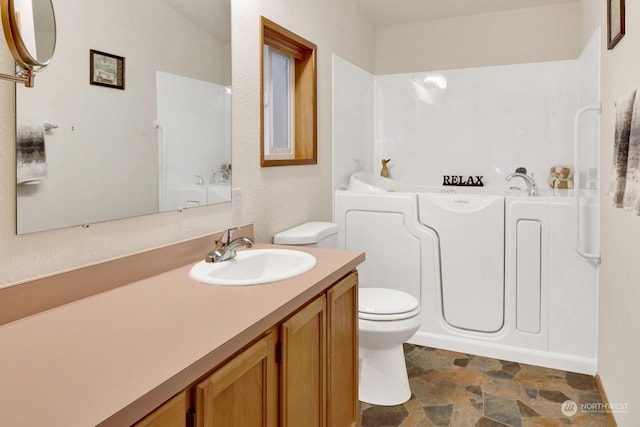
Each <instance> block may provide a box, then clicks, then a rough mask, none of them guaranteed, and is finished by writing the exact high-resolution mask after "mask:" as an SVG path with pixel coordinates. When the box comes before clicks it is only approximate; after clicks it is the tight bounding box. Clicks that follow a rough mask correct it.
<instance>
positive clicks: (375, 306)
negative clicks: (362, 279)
mask: <svg viewBox="0 0 640 427" xmlns="http://www.w3.org/2000/svg"><path fill="white" fill-rule="evenodd" d="M358 292H359V297H358V298H359V302H358V312H360V313H361V316H360V317H372V316H370V315H373V316H375V317H378V316H380V317H384V316H390V315H398V314H403V313H404V314H407V315H415V314H417V312H419V311H420V304H419V303H418V300H417V299H416V298H415V297H414V296H413V295H409V294H408V293H406V292H402V291H398V290H396V289H388V288H360V289H359V290H358ZM414 312H415V313H414ZM363 315H364V316H363ZM394 317H395V316H394ZM405 317H410V316H405Z"/></svg>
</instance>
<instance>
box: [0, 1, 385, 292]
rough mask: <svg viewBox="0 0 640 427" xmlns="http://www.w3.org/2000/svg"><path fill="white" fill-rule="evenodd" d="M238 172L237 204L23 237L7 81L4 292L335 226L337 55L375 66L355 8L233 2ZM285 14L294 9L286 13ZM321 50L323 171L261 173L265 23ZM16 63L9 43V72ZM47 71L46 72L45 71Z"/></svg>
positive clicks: (1, 186) (0, 117)
mask: <svg viewBox="0 0 640 427" xmlns="http://www.w3.org/2000/svg"><path fill="white" fill-rule="evenodd" d="M232 8H233V10H232V15H233V18H232V19H233V30H232V31H233V44H234V47H233V49H234V50H233V61H232V76H233V86H234V98H233V124H232V132H233V169H234V177H233V179H234V182H233V184H234V187H238V188H241V194H242V201H241V204H240V207H239V209H237V210H232V208H231V205H230V204H223V205H215V206H207V207H202V208H198V209H191V210H186V211H184V212H182V213H177V212H167V213H163V214H156V215H149V216H144V217H138V218H131V219H126V220H121V221H111V222H105V223H100V224H94V225H92V226H91V227H90V228H87V229H85V228H81V227H73V228H68V229H63V230H55V231H48V232H42V233H34V234H29V235H23V236H16V235H15V201H14V199H15V136H14V132H15V128H14V111H15V110H14V102H15V89H14V86H13V84H12V83H9V82H0V285H8V284H14V283H18V282H21V281H25V280H28V279H30V278H34V277H38V276H42V275H47V274H51V273H54V272H59V271H63V270H67V269H70V268H74V267H77V266H81V265H86V264H90V263H94V262H98V261H101V260H105V259H109V258H112V257H116V256H120V255H123V254H129V253H132V252H137V251H141V250H145V249H148V248H150V247H154V246H158V245H162V244H167V243H171V242H175V241H179V240H182V239H187V238H190V237H193V236H197V235H202V234H205V233H207V232H210V231H212V230H219V229H222V228H225V227H227V226H229V225H232V224H239V223H244V222H254V223H255V224H256V234H257V237H258V240H260V241H266V240H269V239H270V238H271V235H272V234H273V233H274V232H277V231H279V230H282V229H284V228H287V227H290V226H292V225H295V224H297V223H300V222H304V221H308V220H331V215H332V214H331V173H332V172H331V167H332V165H331V163H332V162H331V54H332V53H334V52H335V53H337V54H338V55H340V56H342V57H344V58H347V59H349V60H350V61H352V62H354V63H356V64H358V65H360V66H362V67H364V68H367V69H372V68H373V42H372V40H373V29H372V28H371V27H370V26H369V25H368V24H367V23H366V22H364V21H363V20H362V19H361V18H360V15H359V13H358V9H357V7H356V5H355V1H344V0H329V1H323V2H318V1H315V0H301V1H297V2H293V3H291V2H286V3H285V2H283V1H281V0H234V1H233V2H232ZM285 9H286V11H285ZM261 14H262V15H265V16H266V17H268V18H270V19H272V20H274V21H276V22H278V23H279V24H282V25H284V26H285V27H288V28H289V29H291V30H293V31H294V32H297V33H298V34H299V35H301V36H303V37H305V38H307V39H309V40H311V41H313V42H314V43H316V44H317V45H318V165H315V166H291V167H276V168H266V169H263V168H260V166H259V164H260V163H259V135H260V134H259V102H260V94H259V89H258V88H259V61H258V55H259V49H260V46H259V43H258V40H259V28H258V22H259V15H261ZM11 69H12V61H11V60H10V54H9V53H8V51H7V48H6V43H5V42H4V41H1V42H0V72H4V73H9V72H11ZM45 72H46V71H45Z"/></svg>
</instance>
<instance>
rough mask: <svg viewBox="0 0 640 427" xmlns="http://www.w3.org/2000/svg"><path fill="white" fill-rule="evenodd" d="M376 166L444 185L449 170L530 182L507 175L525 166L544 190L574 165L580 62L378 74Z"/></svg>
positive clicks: (498, 181) (496, 180)
mask: <svg viewBox="0 0 640 427" xmlns="http://www.w3.org/2000/svg"><path fill="white" fill-rule="evenodd" d="M375 80H376V98H375V100H376V101H375V102H376V119H375V123H376V132H375V138H376V141H375V148H374V159H375V160H374V163H375V167H376V170H379V168H380V159H383V158H384V159H388V158H390V159H391V162H390V163H389V165H390V171H391V177H392V178H394V179H397V180H399V181H401V182H405V183H410V184H421V185H442V183H443V176H444V175H463V176H469V175H471V176H484V177H485V178H484V180H483V182H484V184H485V185H488V186H492V187H498V188H504V189H505V190H506V189H508V187H509V186H510V185H517V186H521V187H523V188H524V187H525V186H524V183H523V182H522V181H519V180H516V181H513V182H511V183H507V182H506V181H505V180H504V177H505V176H506V175H507V174H509V173H511V172H514V171H515V169H516V168H518V167H520V166H523V167H526V168H527V171H528V172H529V173H530V174H531V173H533V174H534V176H535V179H536V181H537V182H538V186H539V188H540V189H541V190H543V189H545V188H549V186H548V185H547V184H546V183H547V182H548V178H549V168H550V167H552V166H555V165H572V163H573V160H572V158H573V150H572V142H573V140H572V133H573V116H574V113H575V111H576V109H577V101H578V84H577V83H578V81H579V78H578V61H576V60H568V61H553V62H541V63H533V64H516V65H500V66H492V67H473V68H463V69H457V70H442V71H430V72H421V73H406V74H390V75H383V76H377V77H376V79H375Z"/></svg>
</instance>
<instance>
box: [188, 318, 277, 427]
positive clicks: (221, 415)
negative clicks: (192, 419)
mask: <svg viewBox="0 0 640 427" xmlns="http://www.w3.org/2000/svg"><path fill="white" fill-rule="evenodd" d="M275 345H276V331H275V330H273V331H272V332H271V333H269V334H267V335H266V336H265V337H264V338H262V339H260V340H259V341H257V342H256V343H255V344H253V345H252V346H251V347H249V348H247V349H246V350H244V351H243V352H242V353H240V354H239V355H237V356H236V357H234V358H233V359H232V360H231V361H229V362H227V363H226V364H225V365H223V366H222V367H221V368H220V369H218V370H217V371H215V372H214V373H213V374H211V375H210V376H209V377H208V378H207V379H205V380H204V381H202V382H200V383H199V384H198V385H197V386H196V420H197V426H198V427H247V426H251V427H254V426H255V427H276V426H277V422H278V404H277V395H278V384H277V377H276V375H277V366H276V361H275Z"/></svg>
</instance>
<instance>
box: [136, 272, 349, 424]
mask: <svg viewBox="0 0 640 427" xmlns="http://www.w3.org/2000/svg"><path fill="white" fill-rule="evenodd" d="M358 363H359V362H358V274H357V272H355V271H354V272H353V273H351V274H349V275H348V276H345V277H344V278H343V279H342V280H340V281H339V282H337V283H336V284H335V285H334V286H333V287H331V288H330V289H329V290H328V291H326V292H325V293H324V294H322V295H320V296H318V297H316V298H315V299H314V300H312V301H311V302H309V303H308V304H307V305H306V306H305V307H303V308H302V309H300V310H299V311H298V312H297V313H295V314H293V315H292V316H291V317H290V318H289V319H288V320H285V321H284V322H283V323H281V324H279V325H276V326H274V327H273V328H272V329H270V330H269V331H267V332H266V333H265V335H264V336H263V337H262V338H260V339H259V340H257V341H256V342H255V343H253V344H252V345H250V346H249V347H247V348H246V349H245V350H243V351H242V352H240V353H239V354H238V355H236V356H235V357H233V358H232V359H231V360H229V361H228V362H226V363H225V364H223V365H222V366H220V367H219V368H217V369H216V370H215V371H213V373H211V375H209V376H208V377H206V378H205V379H204V380H202V381H200V382H198V383H196V384H194V385H192V386H190V387H189V388H187V389H186V390H184V391H182V392H181V393H180V394H178V395H176V396H175V397H173V398H172V399H171V400H169V401H167V402H166V403H165V404H164V405H162V406H161V407H159V408H158V409H156V410H155V411H154V412H152V413H151V414H149V415H148V416H147V417H146V418H144V419H143V420H141V421H140V422H138V424H136V425H135V427H186V424H187V418H186V414H187V412H188V411H189V410H190V404H191V405H193V406H192V407H193V411H192V413H191V416H193V413H194V412H195V420H196V425H197V427H276V426H278V425H280V426H281V427H326V426H328V427H358V426H359V425H360V423H359V411H358Z"/></svg>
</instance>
